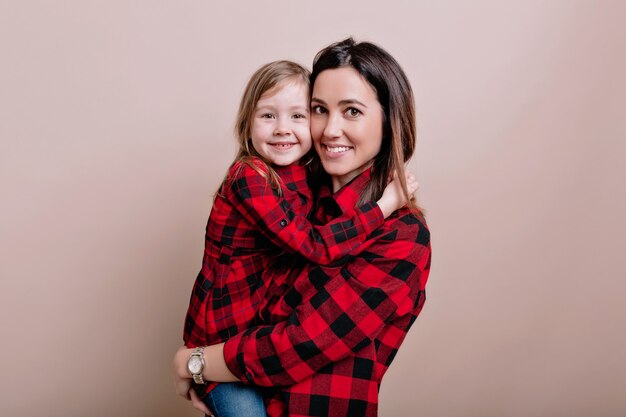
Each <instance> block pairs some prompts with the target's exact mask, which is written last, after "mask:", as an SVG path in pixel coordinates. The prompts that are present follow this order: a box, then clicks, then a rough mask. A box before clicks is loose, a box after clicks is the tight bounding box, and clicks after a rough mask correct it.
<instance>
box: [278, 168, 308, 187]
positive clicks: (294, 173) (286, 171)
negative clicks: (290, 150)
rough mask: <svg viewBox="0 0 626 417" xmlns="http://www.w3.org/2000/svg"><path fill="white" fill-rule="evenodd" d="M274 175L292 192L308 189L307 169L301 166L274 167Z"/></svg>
mask: <svg viewBox="0 0 626 417" xmlns="http://www.w3.org/2000/svg"><path fill="white" fill-rule="evenodd" d="M274 169H275V170H276V173H277V174H278V175H279V176H280V179H281V180H282V181H283V184H285V187H287V188H289V189H290V190H294V191H301V190H302V189H306V188H308V185H307V174H306V172H307V168H306V167H305V166H302V165H297V164H291V165H287V166H274Z"/></svg>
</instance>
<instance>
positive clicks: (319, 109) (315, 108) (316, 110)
mask: <svg viewBox="0 0 626 417" xmlns="http://www.w3.org/2000/svg"><path fill="white" fill-rule="evenodd" d="M311 110H312V111H313V113H314V114H324V113H326V109H325V108H324V107H322V106H313V107H311Z"/></svg>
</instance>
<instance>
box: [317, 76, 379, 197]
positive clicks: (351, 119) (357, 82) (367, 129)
mask: <svg viewBox="0 0 626 417" xmlns="http://www.w3.org/2000/svg"><path fill="white" fill-rule="evenodd" d="M311 136H312V138H313V143H314V144H315V150H316V151H317V153H318V155H319V156H320V159H321V161H322V165H323V166H324V169H325V170H326V172H327V173H328V174H330V176H331V178H332V182H333V189H334V191H337V190H339V189H340V188H341V187H343V186H344V185H346V184H347V183H348V182H350V181H351V180H352V179H354V178H355V177H356V176H357V175H359V174H360V173H361V172H363V171H365V170H366V169H367V168H368V167H369V166H370V165H371V164H372V160H373V158H374V157H375V156H376V155H377V154H378V152H379V151H380V146H381V143H382V137H383V109H382V106H381V105H380V103H379V102H378V98H377V96H376V91H375V90H374V88H373V87H372V86H371V85H370V84H369V83H368V82H367V81H366V80H365V79H364V78H363V77H362V76H361V75H360V74H359V73H358V72H357V71H356V70H355V69H354V68H352V67H341V68H335V69H329V70H325V71H322V72H321V73H320V74H319V75H318V76H317V78H316V79H315V85H314V86H313V94H312V98H311Z"/></svg>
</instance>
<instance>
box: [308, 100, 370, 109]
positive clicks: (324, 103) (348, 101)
mask: <svg viewBox="0 0 626 417" xmlns="http://www.w3.org/2000/svg"><path fill="white" fill-rule="evenodd" d="M313 101H315V102H317V103H320V104H323V105H324V106H327V104H326V102H325V101H324V100H322V99H319V98H317V97H312V98H311V102H313ZM337 104H338V105H340V106H345V105H346V104H358V105H359V106H363V107H365V108H366V109H367V108H368V107H367V106H366V105H365V104H363V103H362V102H360V101H359V100H357V99H355V98H350V99H345V100H340V101H339V102H338V103H337Z"/></svg>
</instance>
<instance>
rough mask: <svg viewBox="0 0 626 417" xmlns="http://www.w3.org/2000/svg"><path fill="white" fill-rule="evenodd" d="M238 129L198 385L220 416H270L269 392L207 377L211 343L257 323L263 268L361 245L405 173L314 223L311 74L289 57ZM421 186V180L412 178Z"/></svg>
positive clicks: (251, 86)
mask: <svg viewBox="0 0 626 417" xmlns="http://www.w3.org/2000/svg"><path fill="white" fill-rule="evenodd" d="M236 133H237V136H238V139H239V152H238V154H237V157H236V158H235V161H234V163H233V164H232V166H231V168H230V169H229V171H228V173H227V175H226V178H225V179H224V181H223V182H222V185H221V186H220V188H219V191H218V193H217V194H216V197H215V200H214V204H213V208H212V210H211V214H210V216H209V221H208V224H207V228H206V242H205V251H204V258H203V262H202V269H201V271H200V273H199V274H198V277H197V279H196V282H195V284H194V288H193V292H192V295H191V301H190V305H189V309H188V312H187V317H186V320H185V329H184V342H185V345H186V346H187V347H189V348H196V349H195V350H194V354H192V355H191V357H190V358H189V363H188V368H189V372H190V373H191V374H192V375H193V377H194V380H195V382H196V385H195V390H196V393H197V394H198V396H199V397H200V398H202V399H203V400H204V402H205V404H207V406H208V407H209V409H211V411H212V412H213V413H214V415H216V416H217V417H227V416H231V415H233V416H234V415H245V416H258V415H265V408H264V405H263V400H262V397H261V395H260V394H259V393H258V392H257V390H256V389H255V388H253V387H249V386H245V385H243V384H239V383H225V384H219V385H218V384H215V383H206V382H205V381H204V380H203V379H202V369H203V367H204V363H203V360H202V349H203V348H202V347H203V346H206V345H213V344H216V343H220V342H224V341H225V340H227V339H228V338H229V337H231V336H234V335H236V334H238V333H240V332H241V331H243V330H245V329H247V328H248V327H249V326H250V325H251V323H252V321H253V319H254V317H255V313H257V311H258V308H259V306H260V303H261V302H262V301H263V300H264V296H265V293H266V290H267V283H265V282H264V281H263V280H262V272H263V271H264V270H265V269H266V268H267V267H268V265H269V264H270V262H271V261H272V260H273V259H275V258H276V256H277V255H279V254H280V253H282V252H287V253H291V254H297V255H299V256H302V257H304V258H305V259H307V260H309V261H310V262H313V263H317V264H321V265H328V264H330V263H332V262H334V261H336V260H338V259H339V258H341V257H344V256H346V255H353V254H355V253H358V251H359V246H360V245H361V243H363V242H364V241H365V240H366V238H367V236H368V235H369V234H370V233H371V232H373V231H374V230H375V229H376V228H378V227H379V226H381V225H382V224H383V222H384V218H385V217H387V216H389V215H390V214H391V213H392V212H393V211H395V210H396V209H398V208H400V207H401V206H403V205H404V204H405V203H406V199H405V195H404V193H403V191H402V189H401V187H400V186H399V185H398V184H397V182H398V181H393V182H392V183H391V184H389V186H388V187H387V189H386V190H385V192H384V193H383V196H382V197H381V199H380V200H378V202H369V203H366V204H364V205H363V206H360V207H359V208H358V209H357V210H356V214H352V215H351V216H350V217H348V216H344V217H339V218H338V219H335V220H334V221H332V222H331V223H328V224H326V225H323V226H313V225H312V224H311V223H310V222H309V220H308V219H307V217H306V216H307V215H308V213H309V212H310V211H311V209H312V196H311V191H310V189H309V187H308V184H307V176H306V172H307V169H306V167H305V165H303V164H301V163H300V162H301V159H306V155H307V154H308V153H309V151H310V150H311V145H312V143H311V134H310V131H309V72H308V71H307V70H306V69H304V68H303V67H301V66H300V65H298V64H295V63H293V62H289V61H276V62H272V63H269V64H267V65H264V66H263V67H261V68H260V69H259V70H257V71H256V72H255V73H254V74H253V75H252V77H251V79H250V81H249V82H248V85H247V87H246V89H245V92H244V95H243V98H242V100H241V104H240V107H239V115H238V118H237V126H236ZM409 183H410V184H409V186H410V187H412V188H411V189H412V192H414V191H415V189H416V184H415V183H414V181H413V180H412V179H409Z"/></svg>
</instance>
